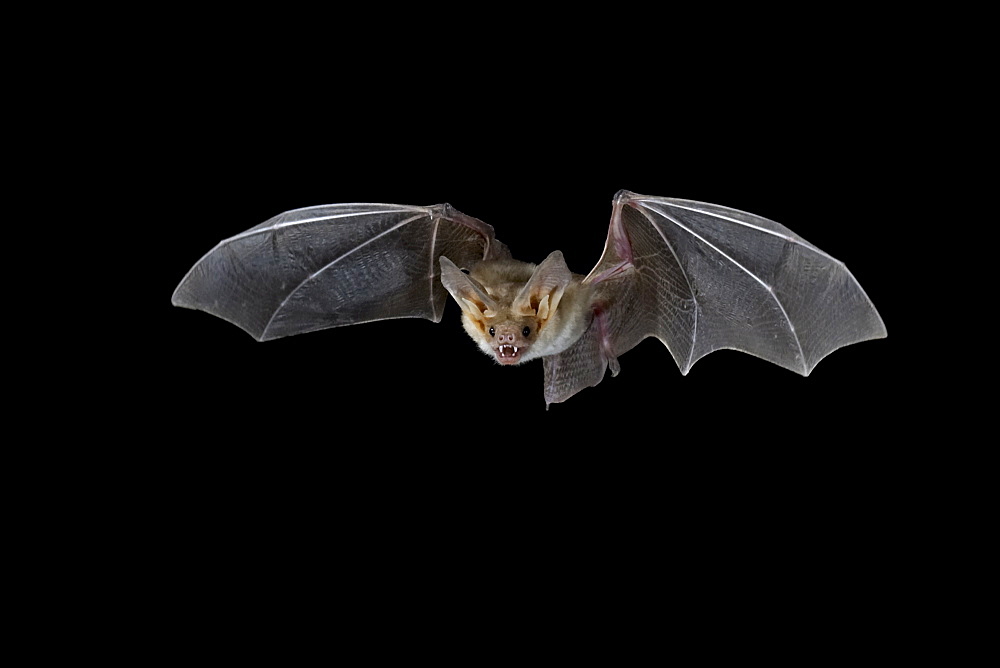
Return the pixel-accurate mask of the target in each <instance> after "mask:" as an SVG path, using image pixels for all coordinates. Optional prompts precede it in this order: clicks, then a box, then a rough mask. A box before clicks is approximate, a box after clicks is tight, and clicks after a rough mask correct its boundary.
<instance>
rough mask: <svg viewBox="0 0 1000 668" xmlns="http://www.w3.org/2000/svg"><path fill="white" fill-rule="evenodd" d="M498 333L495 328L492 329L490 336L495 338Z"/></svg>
mask: <svg viewBox="0 0 1000 668" xmlns="http://www.w3.org/2000/svg"><path fill="white" fill-rule="evenodd" d="M496 333H497V330H496V329H494V328H493V327H490V336H494V335H496Z"/></svg>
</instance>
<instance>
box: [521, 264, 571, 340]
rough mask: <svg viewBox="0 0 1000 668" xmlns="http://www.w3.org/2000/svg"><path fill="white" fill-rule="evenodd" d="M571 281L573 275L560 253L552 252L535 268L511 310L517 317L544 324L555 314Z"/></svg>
mask: <svg viewBox="0 0 1000 668" xmlns="http://www.w3.org/2000/svg"><path fill="white" fill-rule="evenodd" d="M571 280H573V274H572V273H571V272H570V270H569V267H567V266H566V260H565V259H563V254H562V251H553V252H552V253H550V254H549V256H548V257H547V258H545V260H544V261H543V262H542V263H541V264H540V265H538V266H537V267H535V271H534V272H533V273H532V274H531V278H529V279H528V282H527V283H525V285H524V287H523V288H521V291H520V292H518V293H517V297H515V298H514V303H513V304H512V305H511V306H512V310H513V311H514V313H517V314H518V315H523V316H535V317H537V318H538V319H539V320H540V321H541V322H542V323H543V324H544V323H545V321H547V320H548V319H549V318H550V317H551V316H552V314H553V313H555V311H556V307H557V306H559V300H560V299H562V296H563V292H564V291H565V290H566V286H567V285H569V282H570V281H571Z"/></svg>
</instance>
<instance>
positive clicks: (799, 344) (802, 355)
mask: <svg viewBox="0 0 1000 668" xmlns="http://www.w3.org/2000/svg"><path fill="white" fill-rule="evenodd" d="M648 201H649V200H646V202H644V204H646V203H647V202H648ZM682 208H686V207H682ZM691 210H694V209H691ZM656 213H658V214H659V215H661V216H663V217H664V218H666V219H667V220H669V221H670V222H672V223H673V224H674V225H676V226H677V227H679V228H680V229H682V230H684V231H685V232H687V233H688V234H690V235H691V236H693V237H694V238H695V239H697V240H698V241H700V242H702V243H703V244H705V245H706V246H708V247H709V248H711V249H712V250H714V251H715V252H716V253H718V254H719V255H721V256H722V257H724V258H726V259H727V260H729V261H730V262H732V263H733V264H734V265H736V266H737V267H739V268H740V269H741V270H743V271H744V272H745V273H746V274H747V275H748V276H750V278H752V279H754V280H755V281H757V282H758V283H760V284H761V285H762V286H763V287H764V289H765V290H767V293H768V294H769V295H771V298H772V299H774V302H775V303H776V304H777V305H778V308H779V309H780V310H781V315H782V316H783V317H784V318H785V322H786V323H788V330H789V331H790V332H791V333H792V338H794V339H795V345H796V346H797V347H798V349H799V359H800V360H801V361H802V370H803V373H808V366H807V364H806V356H805V353H803V352H802V342H801V341H799V334H798V332H796V331H795V325H793V324H792V319H791V318H789V317H788V312H787V311H786V310H785V306H784V304H782V303H781V300H780V299H778V295H776V294H774V289H773V288H772V287H771V286H770V285H768V284H767V283H766V282H765V281H764V280H763V279H762V278H760V277H759V276H757V275H756V274H755V273H753V272H752V271H750V270H749V269H747V268H746V267H744V266H743V265H742V264H740V263H739V262H738V261H737V260H736V259H735V258H732V257H730V256H729V255H728V254H726V252H725V251H723V250H722V249H721V248H719V247H718V246H716V245H715V244H713V243H712V242H711V241H709V240H708V239H706V238H705V237H703V236H701V235H700V234H698V233H697V232H695V231H694V230H692V229H690V228H689V227H687V226H686V225H684V224H683V223H682V222H681V221H680V220H678V219H677V218H675V217H674V216H672V215H670V214H669V213H667V212H665V211H661V210H659V209H657V210H656ZM718 217H719V218H723V219H725V217H724V216H718ZM727 220H728V219H727ZM654 227H655V225H654ZM750 227H755V226H752V225H751V226H750ZM764 231H767V230H764ZM661 234H662V232H661ZM776 236H778V237H782V238H784V235H780V234H779V235H776ZM792 241H794V240H792ZM809 247H810V248H812V246H809Z"/></svg>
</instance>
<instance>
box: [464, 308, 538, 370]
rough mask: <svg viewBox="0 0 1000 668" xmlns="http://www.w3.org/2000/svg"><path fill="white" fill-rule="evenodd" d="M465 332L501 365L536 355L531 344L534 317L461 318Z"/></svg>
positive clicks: (535, 319) (535, 333)
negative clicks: (501, 318)
mask: <svg viewBox="0 0 1000 668" xmlns="http://www.w3.org/2000/svg"><path fill="white" fill-rule="evenodd" d="M463 321H464V325H465V331H466V332H468V333H469V336H471V337H472V338H473V340H475V341H476V343H477V344H478V345H479V348H480V349H481V350H482V351H483V352H484V353H486V354H487V355H490V356H491V357H493V358H494V359H495V360H496V361H497V362H498V363H500V364H520V363H521V362H524V361H526V360H529V359H532V358H534V357H537V355H533V354H532V352H533V350H532V344H533V343H534V340H535V339H536V338H537V334H538V320H537V318H507V319H503V320H500V319H497V318H496V317H494V318H482V319H475V318H472V317H469V316H466V317H464V318H463Z"/></svg>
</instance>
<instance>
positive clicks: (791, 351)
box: [173, 191, 886, 403]
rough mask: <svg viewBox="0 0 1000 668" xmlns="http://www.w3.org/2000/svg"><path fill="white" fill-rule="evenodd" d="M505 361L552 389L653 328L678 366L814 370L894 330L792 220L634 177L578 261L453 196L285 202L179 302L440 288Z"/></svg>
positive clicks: (352, 318) (574, 387) (369, 305)
mask: <svg viewBox="0 0 1000 668" xmlns="http://www.w3.org/2000/svg"><path fill="white" fill-rule="evenodd" d="M447 293H450V294H451V296H452V297H453V298H454V300H455V301H456V302H457V303H458V305H459V306H460V307H461V309H462V324H463V327H464V328H465V331H466V332H467V333H468V334H469V336H471V337H472V339H473V340H474V341H475V342H476V344H477V345H478V346H479V348H480V349H481V350H482V351H483V352H484V353H486V354H487V355H489V356H491V357H493V358H494V359H495V360H496V361H497V362H498V363H500V364H504V365H507V364H519V363H522V362H526V361H528V360H532V359H536V358H542V359H543V362H544V368H545V399H546V402H547V403H552V402H559V401H564V400H566V399H568V398H569V397H570V396H572V395H573V394H575V393H576V392H578V391H580V390H581V389H584V388H586V387H588V386H592V385H596V384H597V383H599V382H600V381H601V379H602V378H603V377H604V374H605V371H606V370H607V369H608V368H610V369H611V371H612V373H613V374H617V372H618V369H619V365H618V361H617V358H618V356H620V355H621V354H623V353H625V352H626V351H628V350H630V349H631V348H632V347H634V346H635V345H636V344H638V343H639V342H640V341H641V340H642V339H644V338H647V337H649V336H655V337H656V338H658V339H660V340H661V341H662V342H663V343H664V344H665V345H666V346H667V348H668V349H669V350H670V352H671V354H672V355H673V357H674V360H675V361H676V362H677V365H678V367H679V368H680V370H681V372H682V373H683V374H686V373H687V372H688V370H689V369H690V368H691V366H692V365H693V364H694V363H695V362H696V361H697V360H698V359H700V358H701V357H703V356H704V355H706V354H708V353H710V352H712V351H714V350H719V349H722V348H733V349H736V350H742V351H744V352H748V353H750V354H753V355H756V356H758V357H762V358H764V359H766V360H769V361H771V362H774V363H775V364H779V365H781V366H784V367H785V368H788V369H790V370H793V371H796V372H797V373H800V374H802V375H808V374H809V372H810V371H811V370H812V368H813V367H814V366H815V365H816V364H817V363H818V362H819V360H820V359H822V358H823V357H825V356H826V355H828V354H829V353H831V352H833V351H834V350H836V349H837V348H840V347H842V346H845V345H848V344H850V343H855V342H858V341H864V340H867V339H873V338H881V337H884V336H885V335H886V331H885V326H884V324H883V323H882V319H881V318H880V317H879V315H878V313H877V312H876V310H875V307H874V306H873V305H872V303H871V301H870V300H869V299H868V297H867V295H865V293H864V290H862V289H861V286H860V285H858V283H857V281H856V280H855V279H854V277H853V276H852V275H851V274H850V272H849V271H847V269H846V267H845V266H844V264H843V263H841V262H840V261H838V260H835V259H834V258H832V257H830V256H829V255H827V254H826V253H824V252H823V251H821V250H819V249H818V248H816V247H814V246H812V245H811V244H809V243H808V242H806V241H805V240H803V239H802V238H800V237H798V236H797V235H795V234H794V233H793V232H791V231H790V230H788V229H787V228H785V227H783V226H781V225H779V224H777V223H775V222H773V221H770V220H767V219H765V218H761V217H759V216H755V215H753V214H748V213H744V212H741V211H736V210H734V209H728V208H725V207H720V206H717V205H713V204H704V203H699V202H690V201H687V200H676V199H668V198H658V197H645V196H641V195H635V194H633V193H629V192H626V191H622V192H619V193H618V195H617V196H616V197H615V201H614V208H613V211H612V218H611V225H610V227H609V230H608V240H607V243H606V245H605V249H604V254H603V255H602V257H601V259H600V261H599V262H598V263H597V265H596V266H595V267H594V268H593V270H591V272H590V273H589V274H588V275H586V276H582V275H579V274H573V273H572V272H570V270H569V269H568V267H567V266H566V263H565V260H564V259H563V256H562V253H560V252H559V251H555V252H553V253H552V254H550V255H549V256H548V257H547V258H546V259H545V260H544V261H543V262H541V263H540V264H538V265H537V266H536V265H534V264H530V263H526V262H519V261H517V260H514V259H512V258H511V257H510V253H509V251H508V250H507V247H506V246H505V245H504V244H502V243H500V242H499V241H497V239H496V237H495V236H494V233H493V228H492V227H491V226H489V225H487V224H485V223H483V222H482V221H479V220H477V219H475V218H472V217H470V216H466V215H464V214H462V213H459V212H457V211H455V210H454V209H453V208H451V207H450V206H449V205H447V204H443V205H438V206H433V207H413V206H401V205H392V204H338V205H331V206H325V207H310V208H306V209H297V210H294V211H288V212H286V213H283V214H281V215H279V216H276V217H275V218H272V219H271V220H269V221H267V222H265V223H262V224H261V225H258V226H257V227H255V228H251V229H250V230H247V231H246V232H243V233H242V234H238V235H236V236H234V237H231V238H230V239H226V240H224V241H223V242H221V243H220V244H219V245H218V246H216V247H215V248H214V249H213V250H212V251H210V252H209V253H208V254H206V255H205V256H204V257H203V258H202V259H201V260H199V262H197V263H196V264H195V265H194V267H192V268H191V271H189V272H188V274H187V276H185V277H184V279H183V280H182V281H181V283H180V285H178V287H177V290H176V291H175V292H174V297H173V303H174V304H175V305H178V306H185V307H189V308H198V309H202V310H205V311H208V312H209V313H213V314H215V315H217V316H219V317H222V318H225V319H227V320H229V321H231V322H233V323H234V324H237V325H238V326H240V327H242V328H243V329H245V330H246V331H247V332H249V333H250V334H251V335H252V336H254V338H256V339H258V340H267V339H272V338H277V337H281V336H288V335H291V334H297V333H301V332H307V331H313V330H318V329H324V328H327V327H336V326H340V325H349V324H356V323H361V322H366V321H370V320H381V319H387V318H398V317H423V318H428V319H431V320H434V321H439V320H440V318H441V315H442V311H443V307H444V303H443V302H444V300H445V299H446V294H447Z"/></svg>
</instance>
